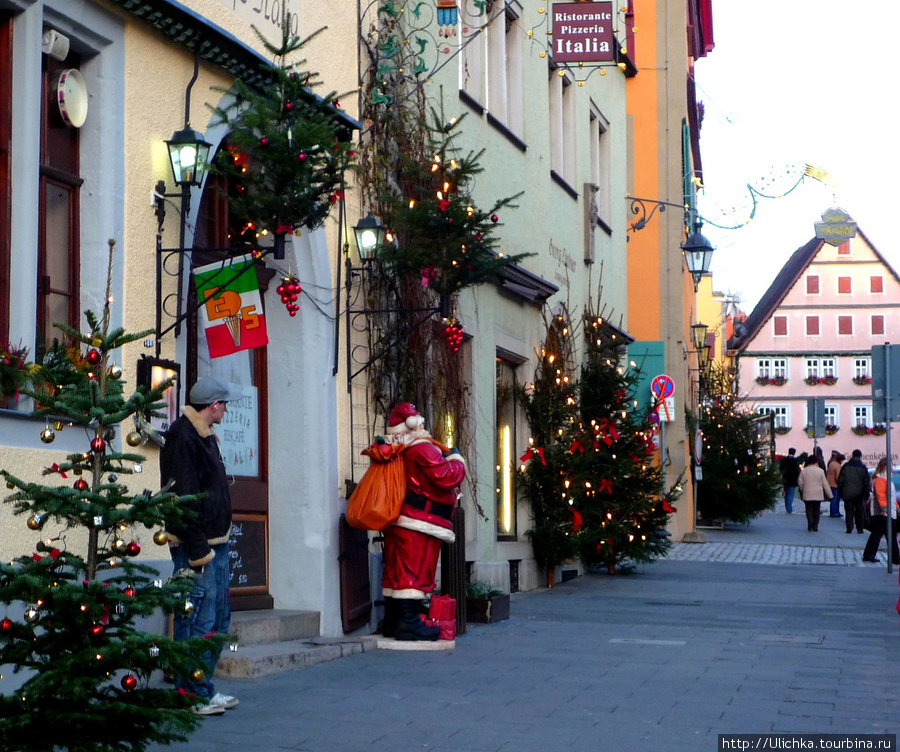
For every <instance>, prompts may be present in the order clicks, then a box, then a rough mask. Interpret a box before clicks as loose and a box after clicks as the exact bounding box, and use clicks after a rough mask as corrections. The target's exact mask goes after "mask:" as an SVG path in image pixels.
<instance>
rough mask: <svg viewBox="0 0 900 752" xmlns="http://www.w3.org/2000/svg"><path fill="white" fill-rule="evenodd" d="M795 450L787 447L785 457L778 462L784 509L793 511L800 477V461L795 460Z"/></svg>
mask: <svg viewBox="0 0 900 752" xmlns="http://www.w3.org/2000/svg"><path fill="white" fill-rule="evenodd" d="M796 454H797V450H796V449H794V447H791V448H790V449H788V453H787V457H784V458H783V459H782V460H781V462H780V463H779V464H778V469H779V470H780V471H781V485H782V488H783V489H784V511H785V512H787V513H788V514H793V513H794V494H795V493H796V492H797V479H798V478H799V477H800V463H799V462H797V457H796V456H795V455H796Z"/></svg>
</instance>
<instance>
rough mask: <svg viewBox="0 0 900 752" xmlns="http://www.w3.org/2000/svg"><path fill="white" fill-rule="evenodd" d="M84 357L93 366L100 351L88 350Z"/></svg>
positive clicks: (98, 357) (98, 358) (97, 360)
mask: <svg viewBox="0 0 900 752" xmlns="http://www.w3.org/2000/svg"><path fill="white" fill-rule="evenodd" d="M84 359H85V360H86V361H87V362H88V363H90V365H92V366H95V365H97V364H98V363H99V362H100V351H99V350H88V351H87V355H85V356H84Z"/></svg>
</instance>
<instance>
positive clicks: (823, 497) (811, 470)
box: [799, 455, 831, 533]
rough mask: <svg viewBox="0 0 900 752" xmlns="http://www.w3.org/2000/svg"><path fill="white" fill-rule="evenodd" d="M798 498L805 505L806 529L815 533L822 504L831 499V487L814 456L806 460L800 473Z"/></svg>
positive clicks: (817, 528)
mask: <svg viewBox="0 0 900 752" xmlns="http://www.w3.org/2000/svg"><path fill="white" fill-rule="evenodd" d="M799 488H800V498H802V499H803V503H804V505H806V529H807V530H808V531H809V532H812V533H815V532H818V530H819V516H820V515H821V514H822V502H823V501H829V500H830V499H831V486H829V485H828V481H827V480H826V478H825V471H824V470H823V469H822V468H821V467H819V462H818V460H817V459H816V456H815V455H810V456H809V457H807V458H806V464H805V465H804V467H803V470H802V471H801V472H800V480H799Z"/></svg>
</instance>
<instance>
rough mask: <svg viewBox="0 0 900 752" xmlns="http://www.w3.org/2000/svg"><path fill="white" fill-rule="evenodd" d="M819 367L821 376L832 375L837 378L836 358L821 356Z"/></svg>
mask: <svg viewBox="0 0 900 752" xmlns="http://www.w3.org/2000/svg"><path fill="white" fill-rule="evenodd" d="M819 364H820V365H819V368H820V369H821V372H822V378H827V377H828V376H833V377H834V378H837V375H838V372H837V359H836V358H822V359H821V360H820V361H819Z"/></svg>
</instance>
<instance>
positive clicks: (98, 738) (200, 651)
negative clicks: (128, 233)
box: [0, 241, 225, 752]
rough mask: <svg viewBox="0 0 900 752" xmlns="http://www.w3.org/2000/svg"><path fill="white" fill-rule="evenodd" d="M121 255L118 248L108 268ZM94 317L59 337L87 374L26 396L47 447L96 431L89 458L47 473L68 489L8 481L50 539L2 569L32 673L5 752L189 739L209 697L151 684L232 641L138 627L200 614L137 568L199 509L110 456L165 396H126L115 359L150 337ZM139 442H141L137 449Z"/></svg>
mask: <svg viewBox="0 0 900 752" xmlns="http://www.w3.org/2000/svg"><path fill="white" fill-rule="evenodd" d="M112 252H113V243H112V241H111V242H110V270H111V267H112ZM108 279H109V278H108ZM107 300H109V281H107ZM86 318H87V321H88V324H89V327H90V330H89V331H88V332H87V333H85V334H82V333H79V332H78V331H76V330H74V329H71V328H68V327H62V326H60V329H62V331H63V332H64V333H65V334H66V335H67V337H68V339H69V340H70V341H71V342H77V343H79V353H78V356H77V360H78V362H73V363H72V364H71V365H70V367H68V368H62V363H61V361H60V358H61V357H62V355H61V353H63V352H65V351H64V350H62V349H61V348H57V350H56V355H55V360H54V364H55V367H56V369H57V370H59V371H60V372H65V373H69V374H71V373H79V372H82V371H83V370H85V366H84V365H83V364H82V353H81V352H80V348H81V347H84V348H85V352H84V353H83V357H84V360H85V361H86V363H87V367H86V373H87V376H86V377H85V378H84V379H75V380H69V383H65V384H54V385H53V386H54V387H55V389H54V393H53V394H49V393H48V392H47V391H43V392H37V391H33V390H29V391H28V392H27V393H28V394H30V395H31V396H33V397H36V398H39V399H42V400H43V407H41V408H40V409H39V410H38V411H36V414H37V415H46V416H48V423H47V428H46V429H45V430H44V432H43V433H42V436H41V438H42V439H43V440H44V441H47V442H48V443H49V442H52V441H53V438H54V437H55V436H54V434H53V432H52V429H51V428H50V425H51V422H50V421H51V420H52V421H59V418H61V417H65V418H66V419H68V420H69V421H71V422H72V423H75V424H77V425H79V426H83V427H85V429H86V431H87V433H88V436H89V438H86V440H85V451H83V452H76V453H72V454H68V455H66V456H65V457H62V456H61V457H59V461H58V462H54V463H52V465H50V466H49V467H47V468H46V469H45V470H44V472H43V474H44V475H45V476H50V477H52V478H54V479H55V480H57V481H58V480H59V478H60V477H61V478H63V479H67V480H66V481H64V482H63V483H62V484H60V483H59V482H54V483H50V484H45V483H40V482H32V481H29V480H26V479H24V478H21V477H19V476H18V475H17V474H14V473H13V472H10V471H9V470H7V469H4V470H2V471H0V475H2V476H3V478H4V479H5V482H6V486H7V488H9V489H12V494H11V495H9V496H8V497H7V498H6V499H4V502H5V503H7V504H10V505H11V506H12V507H13V509H14V513H15V514H16V515H18V516H27V528H28V529H29V530H31V531H33V533H32V534H33V535H34V536H35V538H38V537H39V540H37V541H36V542H35V546H34V552H33V553H32V554H30V555H23V556H20V557H18V558H16V559H15V560H13V561H12V562H9V563H3V564H0V604H5V606H6V608H5V609H0V614H2V617H0V665H7V666H11V667H12V669H13V671H14V672H15V673H22V674H23V678H22V683H21V685H20V686H19V687H18V688H17V689H16V690H15V691H14V692H13V693H11V694H8V695H0V750H3V752H25V751H26V750H27V751H28V752H45V751H46V752H51V751H52V750H59V749H65V750H70V751H71V752H93V751H96V752H101V751H102V752H108V750H135V751H140V750H144V749H146V748H147V746H148V745H149V744H151V743H161V744H169V743H171V742H173V741H182V740H184V739H185V738H186V736H187V733H188V732H189V731H191V730H193V729H194V728H195V727H196V725H197V723H198V722H199V721H200V716H197V715H195V714H194V713H193V712H191V709H192V707H193V706H194V705H195V704H196V703H197V702H198V699H197V698H194V697H188V696H185V695H182V694H180V693H178V692H176V691H175V690H174V689H168V688H163V687H157V686H152V685H151V684H150V682H149V680H150V676H151V674H152V673H153V672H154V671H157V672H158V671H168V672H170V673H174V674H176V675H181V676H189V675H191V674H192V673H193V672H197V671H202V670H203V669H204V665H203V663H202V658H201V656H203V655H204V654H205V653H206V652H207V651H208V650H209V649H210V648H211V646H213V645H215V644H219V645H220V644H221V642H222V640H224V639H225V638H224V637H219V636H215V637H212V638H211V641H210V640H206V639H192V640H185V641H179V642H173V641H171V640H170V639H168V638H167V637H164V636H161V635H154V634H149V633H146V632H143V631H141V630H139V629H138V628H137V626H136V621H137V620H138V619H139V618H141V617H148V616H151V615H154V614H156V613H158V612H159V611H160V610H161V611H162V612H163V613H164V614H172V613H175V611H176V610H184V611H187V612H189V610H190V609H191V608H192V607H193V606H192V604H191V603H190V601H189V600H188V598H189V594H190V592H191V589H192V585H193V579H192V578H191V577H189V576H182V577H174V578H171V579H168V580H162V579H160V576H159V573H158V572H157V571H156V570H155V569H154V568H152V567H149V566H147V565H144V564H138V563H136V562H135V561H133V560H132V558H131V557H133V556H136V555H137V554H139V553H140V548H141V547H140V544H139V543H138V540H139V534H138V532H137V528H139V527H145V528H149V529H154V528H157V529H158V532H157V534H156V535H155V536H154V540H155V541H156V542H158V543H163V544H164V543H165V542H166V539H165V536H164V534H163V533H161V529H163V528H165V527H166V526H167V525H168V524H170V523H172V522H176V521H177V520H178V519H180V518H181V516H182V515H183V514H184V512H183V511H182V508H183V505H184V503H185V502H186V501H189V500H190V499H191V498H192V497H177V496H175V494H172V493H168V492H166V491H165V490H162V491H152V490H143V491H139V492H135V491H134V490H129V489H128V488H127V487H126V486H125V485H124V484H122V483H121V482H119V476H132V475H133V473H135V472H138V471H139V470H141V469H142V466H141V464H140V463H142V462H143V461H144V458H143V457H142V456H141V455H140V454H135V453H132V452H122V451H116V450H115V449H114V448H113V446H112V443H111V442H112V440H113V439H114V436H115V433H116V428H117V427H118V426H119V425H120V424H121V423H122V421H124V420H126V419H127V418H129V417H131V416H136V415H144V414H148V413H152V412H153V411H154V410H156V409H158V408H159V407H160V406H161V397H162V392H163V390H164V389H165V387H166V386H167V384H163V385H160V386H159V387H157V388H153V389H144V388H139V389H138V390H137V391H136V392H135V393H134V394H132V395H131V396H129V397H126V396H125V395H124V387H123V382H122V381H121V379H120V377H121V369H119V368H118V366H117V365H115V364H113V363H111V362H110V357H111V355H112V353H114V352H115V351H116V350H119V349H120V348H121V347H122V346H123V345H125V344H128V343H130V342H134V341H136V340H140V339H143V338H144V337H146V336H147V334H148V332H141V333H138V334H126V333H125V332H124V331H123V330H122V329H113V330H110V328H109V303H107V305H106V308H105V309H104V315H103V317H102V319H98V318H97V317H96V316H95V315H94V314H93V313H91V312H88V313H87V314H86ZM57 326H59V325H57ZM47 375H49V371H46V372H45V376H47ZM57 430H61V426H60V427H57ZM76 430H77V429H76ZM136 435H137V436H138V441H137V442H134V443H140V441H139V438H140V435H139V434H136ZM128 443H133V439H130V440H129V442H128ZM73 477H74V482H73V480H72V478H73ZM78 531H81V532H83V533H85V535H84V536H83V538H84V539H85V541H86V545H85V547H84V550H83V552H81V553H78V552H76V551H75V550H73V545H74V544H72V543H71V540H72V539H76V540H79V541H80V540H82V536H81V535H80V534H76V533H78Z"/></svg>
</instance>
